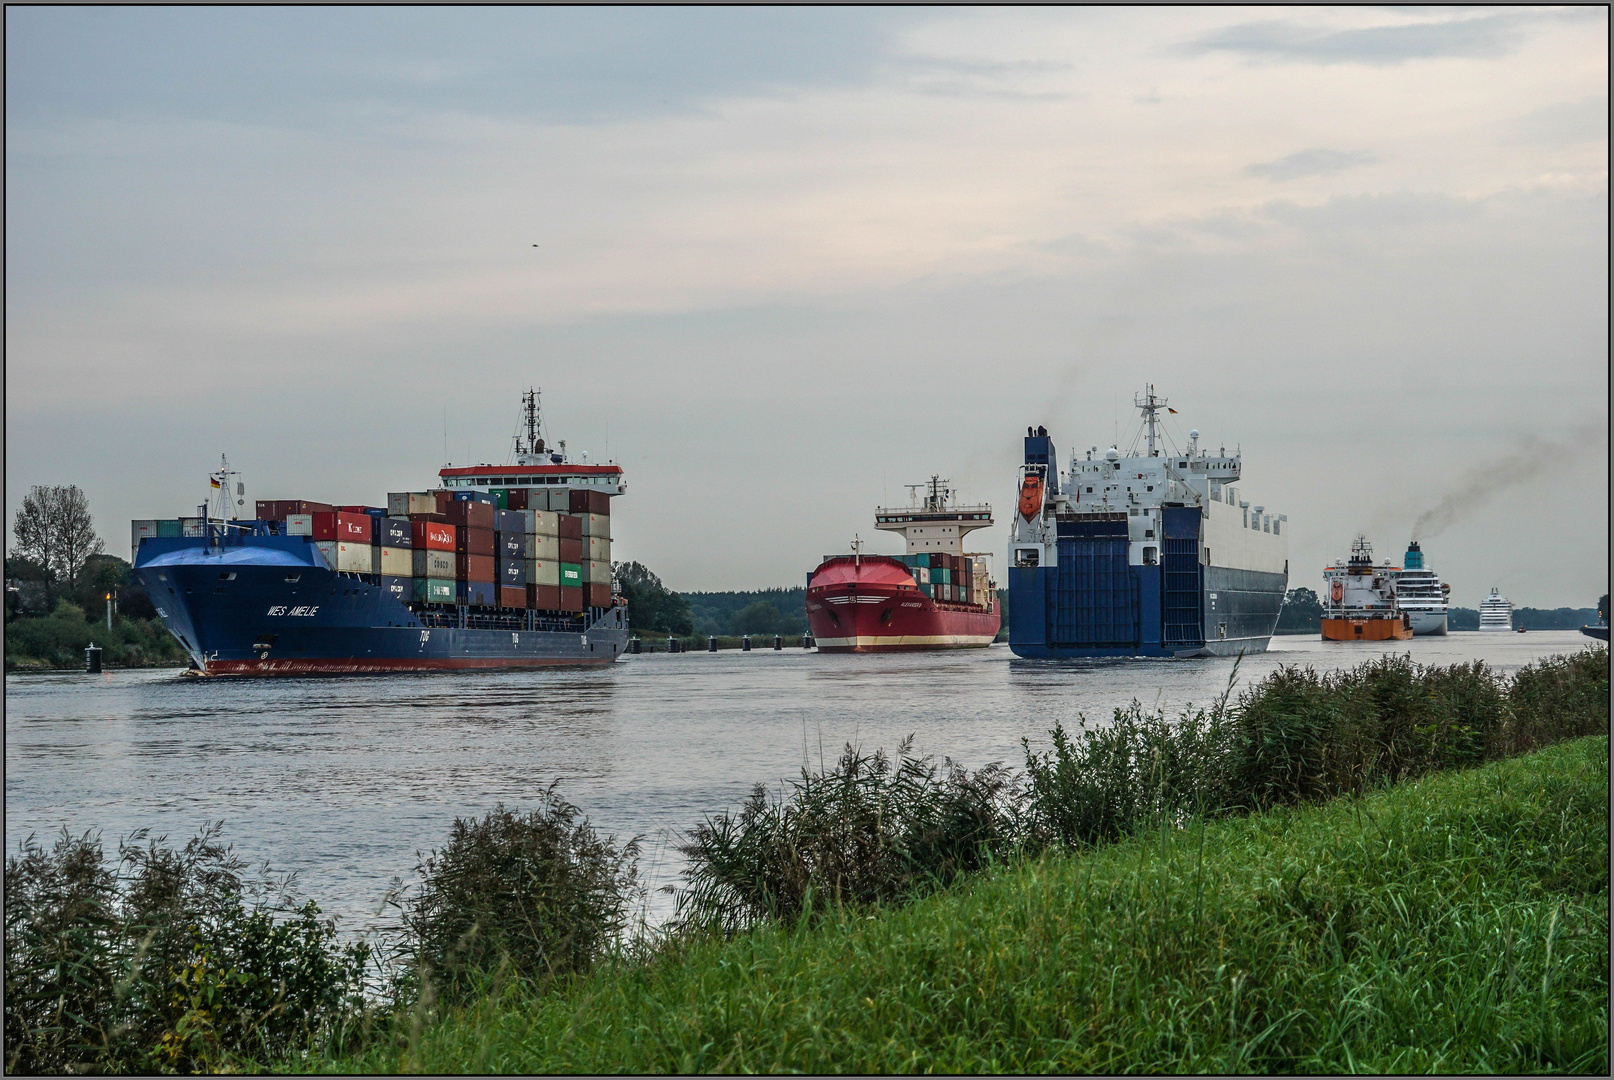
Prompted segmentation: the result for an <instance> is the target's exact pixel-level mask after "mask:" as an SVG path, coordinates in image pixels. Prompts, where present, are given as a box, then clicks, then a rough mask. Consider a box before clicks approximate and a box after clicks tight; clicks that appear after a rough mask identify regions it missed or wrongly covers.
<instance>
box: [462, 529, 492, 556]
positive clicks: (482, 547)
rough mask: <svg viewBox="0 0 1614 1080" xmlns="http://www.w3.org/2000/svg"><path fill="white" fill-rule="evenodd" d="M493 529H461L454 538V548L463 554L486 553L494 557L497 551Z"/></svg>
mask: <svg viewBox="0 0 1614 1080" xmlns="http://www.w3.org/2000/svg"><path fill="white" fill-rule="evenodd" d="M494 535H495V534H494V532H493V530H492V529H461V530H460V531H459V532H458V533H457V534H456V535H455V538H454V550H455V551H457V552H459V553H460V554H461V555H486V556H488V557H489V558H492V557H493V555H494V554H495V553H496V552H497V550H498V549H497V548H495V547H494V546H493V537H494Z"/></svg>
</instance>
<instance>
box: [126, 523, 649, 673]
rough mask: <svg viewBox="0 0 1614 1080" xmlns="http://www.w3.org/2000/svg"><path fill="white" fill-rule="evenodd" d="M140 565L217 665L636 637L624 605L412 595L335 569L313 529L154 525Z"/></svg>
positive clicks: (592, 648) (577, 657)
mask: <svg viewBox="0 0 1614 1080" xmlns="http://www.w3.org/2000/svg"><path fill="white" fill-rule="evenodd" d="M134 575H135V577H136V578H138V579H139V580H140V582H141V584H143V585H144V586H145V588H146V591H147V592H148V593H149V594H150V596H151V600H152V603H153V604H154V605H155V606H156V608H157V613H158V615H159V616H160V617H161V618H162V620H163V623H164V624H165V625H166V626H167V627H168V630H169V632H170V633H172V634H173V635H174V637H175V638H177V639H178V640H179V642H180V644H181V645H183V646H184V647H185V650H186V652H188V653H189V654H190V656H191V659H192V660H193V661H194V663H195V664H196V666H197V668H198V669H200V670H201V671H202V672H203V673H204V674H208V675H306V674H316V673H318V674H351V673H360V672H391V671H425V670H458V669H472V668H475V669H493V668H526V667H550V666H557V665H599V664H609V663H611V662H613V661H615V660H616V658H617V657H618V656H620V655H621V654H622V652H623V651H624V649H625V648H626V645H627V636H628V623H627V614H626V610H625V609H624V608H621V607H613V608H597V609H593V610H590V611H588V612H585V613H583V614H581V615H567V614H560V613H543V612H534V611H525V610H517V609H491V608H470V607H445V606H437V605H431V606H427V605H419V604H411V603H406V602H404V601H403V600H400V599H399V598H398V597H396V596H395V595H394V594H393V593H392V592H390V591H389V590H388V589H387V588H386V587H385V586H384V585H383V584H382V581H381V579H380V578H377V577H375V576H374V575H370V574H349V573H337V572H335V571H332V570H330V569H329V568H327V566H326V564H325V560H324V557H323V556H322V555H321V554H320V551H319V549H318V548H317V547H316V546H315V545H314V543H313V541H312V540H310V539H309V538H308V537H303V536H266V535H246V536H228V537H223V538H202V537H194V538H193V537H185V538H180V539H175V538H162V539H156V538H149V537H148V538H146V539H143V540H142V541H141V543H140V550H139V553H138V555H137V557H136V561H135V567H134ZM389 580H390V579H389Z"/></svg>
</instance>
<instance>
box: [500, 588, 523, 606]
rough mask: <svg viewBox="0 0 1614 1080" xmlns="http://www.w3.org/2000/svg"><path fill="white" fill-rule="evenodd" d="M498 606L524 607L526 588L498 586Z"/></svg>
mask: <svg viewBox="0 0 1614 1080" xmlns="http://www.w3.org/2000/svg"><path fill="white" fill-rule="evenodd" d="M499 606H500V607H502V608H524V607H526V606H527V587H526V586H525V585H500V586H499Z"/></svg>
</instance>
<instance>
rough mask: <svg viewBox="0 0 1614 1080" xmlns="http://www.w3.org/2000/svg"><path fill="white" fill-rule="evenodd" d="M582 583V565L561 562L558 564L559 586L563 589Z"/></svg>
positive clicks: (572, 587) (579, 586)
mask: <svg viewBox="0 0 1614 1080" xmlns="http://www.w3.org/2000/svg"><path fill="white" fill-rule="evenodd" d="M582 585H583V567H582V566H581V565H579V564H578V563H569V562H563V563H561V564H560V587H561V588H563V589H576V588H581V587H582Z"/></svg>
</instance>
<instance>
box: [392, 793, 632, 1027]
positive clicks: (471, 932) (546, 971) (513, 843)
mask: <svg viewBox="0 0 1614 1080" xmlns="http://www.w3.org/2000/svg"><path fill="white" fill-rule="evenodd" d="M580 813H581V812H580V811H579V810H578V809H577V807H575V806H573V805H571V804H570V803H568V802H566V801H565V800H563V799H561V798H560V797H559V796H557V795H556V794H555V789H554V787H553V786H551V787H550V788H549V790H548V791H546V792H545V793H544V796H543V798H542V801H541V802H540V804H539V805H538V807H537V808H536V809H534V810H532V811H530V812H528V813H526V814H518V813H516V812H515V811H512V810H508V809H506V808H505V807H504V806H503V805H502V804H500V805H499V806H496V807H495V808H494V809H493V810H492V811H491V812H490V813H489V814H488V815H487V816H486V817H484V818H483V819H482V820H481V821H476V820H475V819H456V820H455V821H454V826H453V830H452V832H451V835H450V838H449V842H448V844H447V845H446V846H445V847H444V848H443V850H442V851H440V852H433V853H432V854H431V855H430V856H427V857H426V858H424V859H423V860H422V861H421V862H420V864H419V865H417V866H416V867H415V872H416V873H417V874H418V875H419V876H420V878H421V881H420V888H419V892H418V893H417V894H416V895H415V896H414V897H413V898H411V899H410V900H409V901H407V902H406V903H405V904H404V905H403V924H404V927H405V930H406V932H407V939H406V941H405V943H404V948H403V954H404V959H405V960H406V961H407V963H408V966H409V968H410V970H411V972H412V973H413V976H414V977H416V978H418V979H420V980H421V981H422V982H426V983H429V984H430V985H432V986H433V987H434V989H435V990H438V991H444V992H447V993H448V994H450V995H453V996H460V997H463V996H464V995H465V994H467V993H468V992H470V991H471V990H472V989H474V988H476V987H478V986H480V985H481V984H482V982H483V980H485V979H486V978H488V977H490V976H494V975H497V974H499V973H501V972H506V971H508V972H509V973H512V974H514V975H517V976H519V977H522V978H526V979H530V980H533V981H535V982H545V981H548V980H550V979H553V978H555V977H557V976H563V975H569V974H573V973H577V972H582V971H585V970H587V969H588V967H589V966H590V965H591V964H592V963H593V962H594V961H595V960H596V959H598V958H599V957H600V956H601V955H602V954H603V953H604V952H606V951H607V950H608V949H609V948H611V947H612V946H613V945H614V944H615V943H617V942H618V941H619V940H620V938H621V935H622V933H623V931H624V930H626V928H627V926H628V919H629V916H630V914H631V911H632V905H633V901H634V899H635V897H636V896H638V895H640V894H641V893H642V890H641V889H640V886H639V883H638V870H637V866H636V862H635V860H636V858H637V856H638V853H639V841H638V839H633V840H630V841H629V842H628V843H626V844H623V845H622V846H621V847H618V846H617V845H616V844H615V842H614V840H613V838H611V837H601V836H600V835H599V834H598V833H597V832H596V831H595V830H594V828H593V826H591V825H590V824H589V822H588V820H587V819H586V818H585V819H582V820H579V815H580Z"/></svg>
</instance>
